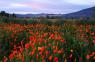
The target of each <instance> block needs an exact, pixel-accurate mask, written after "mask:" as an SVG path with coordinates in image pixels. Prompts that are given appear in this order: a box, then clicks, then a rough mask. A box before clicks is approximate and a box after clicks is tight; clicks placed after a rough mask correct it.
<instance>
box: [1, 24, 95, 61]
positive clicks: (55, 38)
mask: <svg viewBox="0 0 95 62" xmlns="http://www.w3.org/2000/svg"><path fill="white" fill-rule="evenodd" d="M6 26H7V28H6ZM0 27H1V28H2V30H0V34H1V36H0V41H1V44H0V46H2V47H3V48H1V50H2V51H3V52H5V51H6V52H7V51H8V52H7V53H6V54H4V53H2V55H3V56H1V57H2V60H1V61H3V62H78V61H80V62H86V61H89V62H90V61H94V60H95V34H94V32H95V31H94V30H92V29H91V28H93V26H92V25H76V26H72V25H71V26H65V25H63V26H48V25H44V24H35V25H32V24H30V25H20V24H10V25H9V24H5V25H4V26H3V25H1V26H0ZM56 27H57V28H58V29H57V28H56ZM43 28H44V29H43ZM55 28H56V29H55ZM46 29H47V30H46ZM1 57H0V58H1Z"/></svg>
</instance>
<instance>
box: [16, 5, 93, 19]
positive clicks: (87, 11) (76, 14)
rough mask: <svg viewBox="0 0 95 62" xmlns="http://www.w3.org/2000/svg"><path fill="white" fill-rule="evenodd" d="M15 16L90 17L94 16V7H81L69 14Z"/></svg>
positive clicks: (19, 15) (26, 15)
mask: <svg viewBox="0 0 95 62" xmlns="http://www.w3.org/2000/svg"><path fill="white" fill-rule="evenodd" d="M16 16H17V17H20V18H24V17H29V18H37V17H47V16H49V17H56V16H57V17H61V18H81V17H92V16H95V7H91V8H87V9H83V10H80V11H77V12H74V13H69V14H45V13H42V14H16Z"/></svg>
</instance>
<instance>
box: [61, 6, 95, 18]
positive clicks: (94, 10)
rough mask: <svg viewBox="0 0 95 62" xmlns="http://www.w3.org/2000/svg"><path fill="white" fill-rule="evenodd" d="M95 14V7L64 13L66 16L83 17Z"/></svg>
mask: <svg viewBox="0 0 95 62" xmlns="http://www.w3.org/2000/svg"><path fill="white" fill-rule="evenodd" d="M93 16H95V7H91V8H87V9H83V10H80V11H78V12H74V13H69V14H64V15H63V16H62V17H64V18H81V17H93Z"/></svg>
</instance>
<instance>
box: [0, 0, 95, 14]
mask: <svg viewBox="0 0 95 62" xmlns="http://www.w3.org/2000/svg"><path fill="white" fill-rule="evenodd" d="M93 6H95V0H0V11H6V12H8V13H16V14H30V13H31V14H38V13H48V14H67V13H72V12H76V11H79V10H82V9H85V8H90V7H93Z"/></svg>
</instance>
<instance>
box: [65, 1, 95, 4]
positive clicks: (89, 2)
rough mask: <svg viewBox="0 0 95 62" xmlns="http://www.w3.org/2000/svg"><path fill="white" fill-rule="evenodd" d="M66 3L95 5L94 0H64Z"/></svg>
mask: <svg viewBox="0 0 95 62" xmlns="http://www.w3.org/2000/svg"><path fill="white" fill-rule="evenodd" d="M65 1H66V2H67V3H71V4H76V5H95V0H65Z"/></svg>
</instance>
